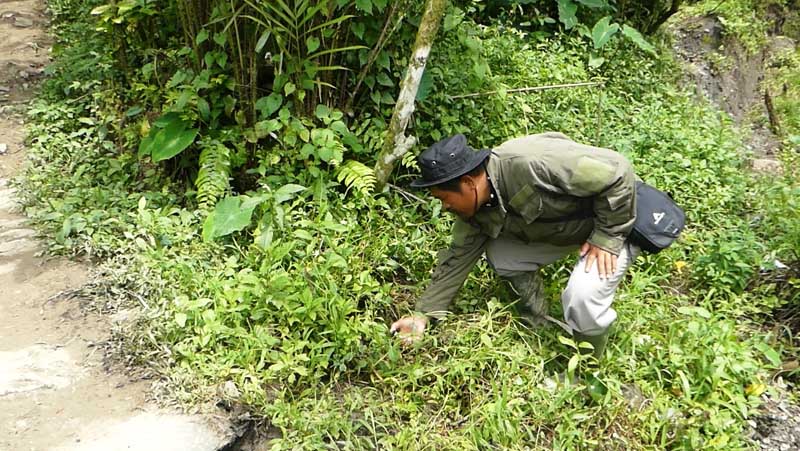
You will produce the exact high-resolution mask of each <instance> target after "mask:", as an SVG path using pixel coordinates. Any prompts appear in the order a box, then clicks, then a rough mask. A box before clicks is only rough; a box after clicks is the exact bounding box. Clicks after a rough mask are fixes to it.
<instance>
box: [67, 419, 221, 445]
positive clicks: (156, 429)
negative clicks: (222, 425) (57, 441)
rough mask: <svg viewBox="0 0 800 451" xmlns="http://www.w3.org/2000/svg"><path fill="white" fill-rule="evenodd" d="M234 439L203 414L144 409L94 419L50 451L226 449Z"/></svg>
mask: <svg viewBox="0 0 800 451" xmlns="http://www.w3.org/2000/svg"><path fill="white" fill-rule="evenodd" d="M233 438H234V437H232V436H231V434H230V432H228V431H220V430H219V428H217V427H213V426H211V425H210V424H208V422H207V421H205V419H204V418H203V417H196V416H189V415H179V414H171V413H166V412H145V413H141V414H138V415H136V416H134V417H132V418H127V419H123V420H107V419H104V420H99V421H96V422H94V423H92V424H89V425H87V426H86V427H84V428H83V429H82V430H80V431H78V432H77V434H75V437H74V438H70V440H68V443H64V444H62V445H61V446H57V447H55V448H54V449H53V451H107V450H115V449H124V450H129V451H167V450H182V451H216V450H219V449H225V447H226V446H227V445H228V444H229V443H230V442H231V441H232V440H233Z"/></svg>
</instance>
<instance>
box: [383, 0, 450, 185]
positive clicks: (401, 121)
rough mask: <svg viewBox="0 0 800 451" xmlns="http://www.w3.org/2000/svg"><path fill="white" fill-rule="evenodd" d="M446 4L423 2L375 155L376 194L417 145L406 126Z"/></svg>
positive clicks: (442, 1)
mask: <svg viewBox="0 0 800 451" xmlns="http://www.w3.org/2000/svg"><path fill="white" fill-rule="evenodd" d="M444 7H445V0H427V1H426V2H425V12H424V13H423V15H422V21H421V22H420V24H419V30H418V31H417V39H416V41H415V42H414V51H413V52H412V53H411V59H410V60H409V61H408V70H406V76H405V78H403V81H402V83H401V84H400V94H399V95H398V96H397V103H396V104H395V106H394V113H392V121H391V122H390V123H389V130H388V133H387V134H386V139H385V140H384V142H383V148H382V149H381V153H380V154H379V155H378V162H377V163H375V180H376V184H375V186H376V188H377V191H378V192H380V191H382V190H383V187H384V186H386V182H388V181H389V175H391V173H392V169H394V164H395V162H396V161H397V160H398V159H400V157H402V156H403V155H404V154H405V153H406V152H408V150H409V149H411V147H413V146H414V144H415V143H416V138H414V137H413V136H406V135H405V131H406V126H407V125H408V121H409V119H411V113H413V112H414V101H415V99H416V97H417V89H418V88H419V82H420V80H421V79H422V74H423V72H425V63H427V61H428V55H429V54H430V52H431V45H432V44H433V39H434V38H435V37H436V33H437V32H438V31H439V24H440V23H441V21H442V17H443V16H444V9H445V8H444Z"/></svg>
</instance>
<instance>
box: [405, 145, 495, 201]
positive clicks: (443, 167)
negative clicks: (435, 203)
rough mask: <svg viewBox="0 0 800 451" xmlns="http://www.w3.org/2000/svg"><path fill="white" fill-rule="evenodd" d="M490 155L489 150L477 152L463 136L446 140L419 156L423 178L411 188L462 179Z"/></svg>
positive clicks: (412, 184) (414, 182) (412, 183)
mask: <svg viewBox="0 0 800 451" xmlns="http://www.w3.org/2000/svg"><path fill="white" fill-rule="evenodd" d="M490 153H491V152H490V151H489V150H487V149H483V150H479V151H477V152H476V151H475V150H474V149H473V148H472V147H470V146H468V145H467V138H466V137H465V136H464V135H462V134H458V135H455V136H451V137H449V138H445V139H443V140H441V141H439V142H437V143H436V144H434V145H432V146H430V147H428V148H427V149H425V151H424V152H422V153H421V154H420V155H419V158H417V162H418V163H419V166H420V168H422V177H421V178H419V179H417V180H414V181H413V182H411V186H412V187H414V188H427V187H429V186H435V185H439V184H442V183H445V182H448V181H450V180H453V179H454V178H456V177H461V176H462V175H464V174H466V173H468V172H469V171H471V170H473V169H475V168H477V167H478V166H479V165H480V164H481V163H483V162H484V161H485V160H486V158H488V157H489V154H490Z"/></svg>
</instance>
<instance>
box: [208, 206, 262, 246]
mask: <svg viewBox="0 0 800 451" xmlns="http://www.w3.org/2000/svg"><path fill="white" fill-rule="evenodd" d="M247 206H248V208H242V199H241V198H240V197H239V196H229V197H226V198H224V199H222V200H221V201H219V203H217V205H216V207H214V211H212V212H211V214H209V215H208V217H207V218H206V220H205V222H204V223H203V240H204V241H207V242H208V241H212V240H214V239H215V238H219V237H221V236H225V235H230V234H231V233H233V232H238V231H239V230H242V229H244V228H245V227H247V226H248V225H250V218H251V217H252V216H253V210H255V208H256V205H253V204H252V203H248V205H247Z"/></svg>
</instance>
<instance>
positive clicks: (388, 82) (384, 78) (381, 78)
mask: <svg viewBox="0 0 800 451" xmlns="http://www.w3.org/2000/svg"><path fill="white" fill-rule="evenodd" d="M376 80H377V81H378V84H379V85H383V86H386V87H389V88H391V87H392V86H394V82H393V81H392V79H391V78H389V76H388V75H386V73H385V72H381V73H379V74H378V76H377V77H376Z"/></svg>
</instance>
